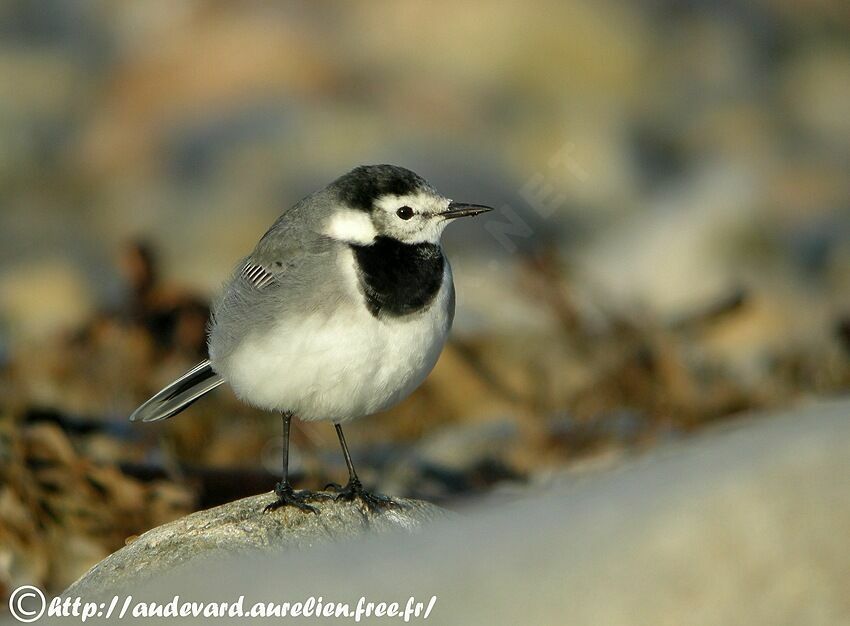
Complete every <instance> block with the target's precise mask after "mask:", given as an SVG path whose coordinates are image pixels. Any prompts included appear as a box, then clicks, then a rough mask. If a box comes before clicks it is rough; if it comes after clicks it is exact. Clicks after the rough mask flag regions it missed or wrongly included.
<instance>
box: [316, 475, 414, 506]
mask: <svg viewBox="0 0 850 626" xmlns="http://www.w3.org/2000/svg"><path fill="white" fill-rule="evenodd" d="M325 489H333V490H334V491H336V492H337V493H336V495H334V496H333V499H334V500H343V501H345V502H352V501H354V500H355V499H357V500H360V501H361V502H362V503H363V504H365V505H366V506H367V507H368V508H369V510H371V511H380V510H382V509H387V508H395V507H399V506H401V505H400V504H399V503H398V502H396V501H395V500H393V499H392V498H390V497H387V496H383V495H381V494H377V493H370V492H368V491H366V490H365V489H364V488H363V485H362V484H361V482H360V481H359V480H358V479H357V478H354V479H353V480H349V481H348V484H346V485H345V487H340V486H339V485H337V484H336V483H331V484H329V485H328V486H327V487H325Z"/></svg>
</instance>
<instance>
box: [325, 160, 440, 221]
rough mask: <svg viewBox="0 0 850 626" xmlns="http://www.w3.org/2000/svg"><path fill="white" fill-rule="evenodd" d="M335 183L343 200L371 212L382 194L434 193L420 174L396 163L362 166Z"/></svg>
mask: <svg viewBox="0 0 850 626" xmlns="http://www.w3.org/2000/svg"><path fill="white" fill-rule="evenodd" d="M333 184H334V186H336V188H337V190H338V192H339V197H340V200H342V201H343V202H344V203H345V204H347V205H348V206H350V207H352V208H355V209H361V210H363V211H371V210H372V205H373V203H374V202H375V200H377V199H378V198H380V197H381V196H385V195H396V196H404V195H407V194H412V193H417V192H419V191H430V192H433V189H432V188H431V186H430V185H429V184H428V183H427V182H426V181H425V179H424V178H422V177H421V176H419V174H416V173H415V172H411V171H410V170H408V169H405V168H403V167H398V166H396V165H361V166H359V167H355V168H354V169H353V170H351V171H350V172H348V173H347V174H345V175H344V176H341V177H340V178H338V179H337V180H335V181H334V183H333Z"/></svg>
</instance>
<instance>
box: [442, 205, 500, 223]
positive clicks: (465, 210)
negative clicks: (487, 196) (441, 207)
mask: <svg viewBox="0 0 850 626" xmlns="http://www.w3.org/2000/svg"><path fill="white" fill-rule="evenodd" d="M492 210H493V207H489V206H484V205H483V204H467V203H465V202H449V208H447V209H446V210H445V211H443V212H442V213H440V215H442V216H443V217H444V218H446V219H447V220H451V219H454V218H456V217H470V216H472V215H478V214H479V213H486V212H487V211H492Z"/></svg>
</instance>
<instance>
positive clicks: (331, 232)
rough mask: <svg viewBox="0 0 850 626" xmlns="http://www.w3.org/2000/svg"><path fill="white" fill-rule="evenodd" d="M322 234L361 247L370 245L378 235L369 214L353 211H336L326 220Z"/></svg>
mask: <svg viewBox="0 0 850 626" xmlns="http://www.w3.org/2000/svg"><path fill="white" fill-rule="evenodd" d="M324 233H325V234H326V235H327V236H328V237H331V238H333V239H336V240H337V241H343V242H345V243H349V244H357V245H361V246H364V245H369V244H371V243H372V242H373V241H374V240H375V237H376V236H377V234H378V232H377V231H376V230H375V226H374V224H372V218H371V217H370V216H369V214H368V213H366V212H365V211H357V210H355V209H337V211H336V212H335V213H334V214H333V215H331V217H330V219H328V221H327V224H326V225H325V230H324Z"/></svg>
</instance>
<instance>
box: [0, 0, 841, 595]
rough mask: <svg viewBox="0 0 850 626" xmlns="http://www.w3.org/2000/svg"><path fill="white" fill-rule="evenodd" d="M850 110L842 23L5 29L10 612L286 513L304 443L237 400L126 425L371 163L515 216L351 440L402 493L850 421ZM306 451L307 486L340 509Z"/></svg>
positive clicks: (94, 23)
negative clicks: (426, 373) (325, 195)
mask: <svg viewBox="0 0 850 626" xmlns="http://www.w3.org/2000/svg"><path fill="white" fill-rule="evenodd" d="M848 107H850V5H848V4H847V3H846V2H841V1H840V0H835V1H834V2H830V1H829V0H810V1H807V2H794V1H792V0H752V1H749V2H746V1H743V0H742V1H734V0H726V1H723V2H711V1H709V0H690V1H688V2H674V1H672V0H644V1H642V2H626V1H625V0H623V1H603V2H591V1H590V0H584V1H571V2H560V1H557V0H549V1H547V0H538V1H535V2H529V1H524V2H520V1H518V0H517V1H512V0H511V1H506V2H500V3H497V4H493V3H490V2H484V1H483V0H482V1H478V0H474V1H470V2H464V3H457V2H447V1H443V0H438V1H436V2H429V3H417V4H412V3H394V2H389V1H376V2H369V3H365V2H364V3H344V4H343V3H331V2H310V3H307V2H281V3H267V2H260V1H256V2H251V1H240V2H227V3H225V2H216V1H203V0H180V1H177V2H175V1H172V0H146V1H145V2H132V3H114V2H106V1H92V2H72V1H59V0H57V1H50V2H37V3H36V2H30V1H29V0H6V1H4V2H2V3H0V207H2V208H0V595H4V596H5V594H7V593H8V592H9V591H10V590H11V589H14V588H15V587H16V586H18V585H20V584H37V585H40V586H42V587H46V588H47V589H49V590H51V591H54V592H58V591H60V590H62V589H63V588H64V587H65V586H67V585H68V584H69V583H70V582H72V581H73V580H74V579H75V578H76V577H78V576H79V575H80V574H81V573H83V572H84V571H85V570H86V569H87V568H88V567H90V566H91V565H92V564H94V563H95V562H97V561H98V560H100V559H101V558H103V557H104V556H106V555H107V554H109V553H110V552H112V551H114V550H115V549H117V548H119V547H120V546H121V545H123V544H124V541H125V540H126V539H127V538H128V537H131V536H134V535H136V534H138V533H141V532H143V531H145V530H147V529H149V528H150V527H152V526H154V525H158V524H161V523H163V522H165V521H168V520H170V519H173V518H175V517H179V516H181V515H184V514H186V513H188V512H190V511H193V510H197V509H199V508H203V507H209V506H212V505H215V504H218V503H221V502H224V501H229V500H232V499H235V498H238V497H242V496H245V495H249V494H254V493H260V492H263V491H267V490H269V489H271V487H272V486H273V484H274V482H275V480H276V474H277V471H278V469H277V468H278V466H279V460H278V459H279V454H280V447H279V446H280V444H279V429H280V420H279V418H277V417H276V416H273V415H268V414H263V413H260V412H257V411H254V410H251V409H249V408H246V407H244V406H242V405H240V404H239V403H238V402H237V401H236V400H235V398H234V397H233V396H232V394H231V393H230V392H229V391H228V390H226V389H221V390H219V391H218V392H216V393H215V394H213V395H211V396H208V397H207V398H205V399H204V400H203V401H201V402H199V403H198V404H196V405H194V406H193V407H192V408H191V409H190V410H189V411H187V412H186V413H185V414H183V415H181V416H180V417H179V418H178V419H174V420H170V421H168V422H165V423H160V424H143V425H139V424H132V425H131V424H129V423H128V422H127V416H128V415H129V413H130V412H131V411H132V410H133V409H134V408H135V407H136V406H137V405H138V404H139V403H140V402H142V401H143V400H145V399H146V398H147V397H148V396H149V395H150V394H152V393H153V392H155V391H157V390H158V389H159V388H160V387H162V386H163V385H165V384H166V383H168V382H170V381H171V380H172V379H173V378H174V377H175V376H177V375H178V374H180V373H182V372H183V371H184V370H185V369H187V368H188V367H190V366H191V365H193V364H194V363H195V362H197V361H198V360H200V359H201V358H203V357H204V355H205V323H206V319H207V315H208V304H209V300H210V298H211V297H212V296H213V295H214V294H215V292H216V289H217V288H218V287H219V285H220V284H221V283H222V281H223V280H224V279H225V278H226V277H227V276H228V274H229V272H230V271H231V270H232V268H233V265H234V264H235V263H236V261H237V260H238V259H239V258H240V257H242V256H243V255H244V254H246V253H247V252H248V251H250V250H251V248H252V247H253V245H254V244H255V242H256V241H257V239H258V238H259V237H260V236H261V235H262V234H263V233H264V232H265V229H266V228H267V227H268V226H269V225H270V224H271V222H272V221H273V220H274V219H275V217H276V216H277V215H278V214H279V212H280V211H281V210H282V209H283V208H284V207H286V206H288V205H291V204H292V203H294V202H295V201H297V200H298V199H300V198H301V197H303V196H304V195H306V194H307V193H310V192H311V191H313V190H315V189H317V188H319V187H322V186H324V185H325V184H327V183H328V182H330V181H331V180H332V179H334V178H336V177H337V176H339V175H340V174H342V173H344V172H346V171H347V170H349V169H350V168H352V167H354V166H356V165H359V164H362V163H394V164H397V165H402V166H406V167H409V168H411V169H413V170H415V171H417V172H418V173H420V174H422V175H423V176H425V177H426V178H427V179H428V180H429V181H431V182H432V183H433V184H434V185H435V186H436V187H437V189H439V190H441V191H442V192H443V193H444V194H446V195H447V196H449V197H452V198H456V199H460V200H465V201H470V202H479V203H486V204H490V205H492V206H494V207H497V211H495V212H493V213H491V214H489V215H488V216H487V217H485V218H482V219H479V220H469V221H468V222H466V223H463V224H457V225H455V226H453V227H452V228H451V229H449V230H448V232H447V234H446V237H445V244H446V248H447V251H448V255H449V257H450V259H451V260H452V264H453V268H454V273H455V280H456V285H457V289H458V315H457V318H456V323H455V330H454V333H453V338H452V341H451V343H450V344H449V345H448V346H447V348H446V350H445V352H444V353H443V355H442V357H441V359H440V362H439V363H438V365H437V367H436V369H435V371H434V372H433V374H432V375H431V376H430V377H429V378H428V380H427V381H426V382H425V384H424V385H423V386H422V387H421V388H420V389H419V390H418V391H417V392H416V393H415V394H414V395H413V396H412V397H411V398H410V399H409V400H407V401H405V402H404V403H403V404H402V405H400V406H399V407H397V408H395V409H393V410H391V411H389V412H387V413H386V414H381V415H377V416H374V417H372V418H369V419H364V420H360V421H356V422H354V423H352V424H351V425H350V426H349V428H348V429H347V434H348V439H349V443H350V445H351V446H352V452H353V455H354V457H355V462H356V464H357V466H358V469H359V471H360V472H361V477H362V478H363V479H364V482H365V483H367V484H368V485H371V486H373V487H375V488H377V489H378V490H379V491H382V492H386V493H390V494H392V495H402V496H412V497H421V498H426V499H429V500H432V501H435V502H438V503H440V504H443V505H444V506H447V507H449V508H462V507H463V506H466V505H467V504H468V503H469V502H473V501H475V500H476V499H480V498H481V497H489V498H511V497H515V496H516V495H517V494H519V493H521V492H523V491H526V490H528V489H545V487H546V484H547V481H549V480H551V478H552V477H553V476H556V475H562V474H564V473H565V472H566V473H574V474H575V475H580V474H581V472H585V471H592V470H594V469H595V468H599V467H608V466H611V465H612V464H616V463H617V462H618V461H619V460H620V459H623V458H626V457H628V456H630V455H635V454H640V453H641V452H643V451H645V450H647V449H649V448H651V447H652V446H653V445H655V444H657V443H658V442H660V441H664V440H668V439H671V438H682V437H690V436H693V435H694V434H695V433H699V432H700V429H701V428H702V427H704V426H705V425H708V424H711V423H714V422H717V421H718V420H723V419H729V418H734V416H735V415H738V414H740V413H741V412H744V411H747V410H751V409H760V408H773V407H784V406H788V405H791V404H793V403H795V402H799V401H800V400H802V399H805V398H808V397H812V396H830V395H837V394H840V393H842V392H846V391H848V389H850V176H848V163H850V114H848V111H850V108H848ZM296 366H297V364H296ZM294 428H295V430H294V433H293V448H294V450H293V452H292V454H293V455H294V459H293V461H292V463H293V467H294V469H295V471H296V474H297V476H298V480H297V482H296V486H298V487H309V488H319V487H321V486H323V485H324V484H325V483H327V482H329V481H331V480H334V481H341V480H343V479H344V478H345V466H344V464H343V459H342V456H341V454H340V453H339V452H338V447H337V443H336V437H335V435H334V432H333V429H332V428H331V426H330V425H329V424H326V423H318V424H315V423H314V424H301V423H297V424H295V427H294Z"/></svg>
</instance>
